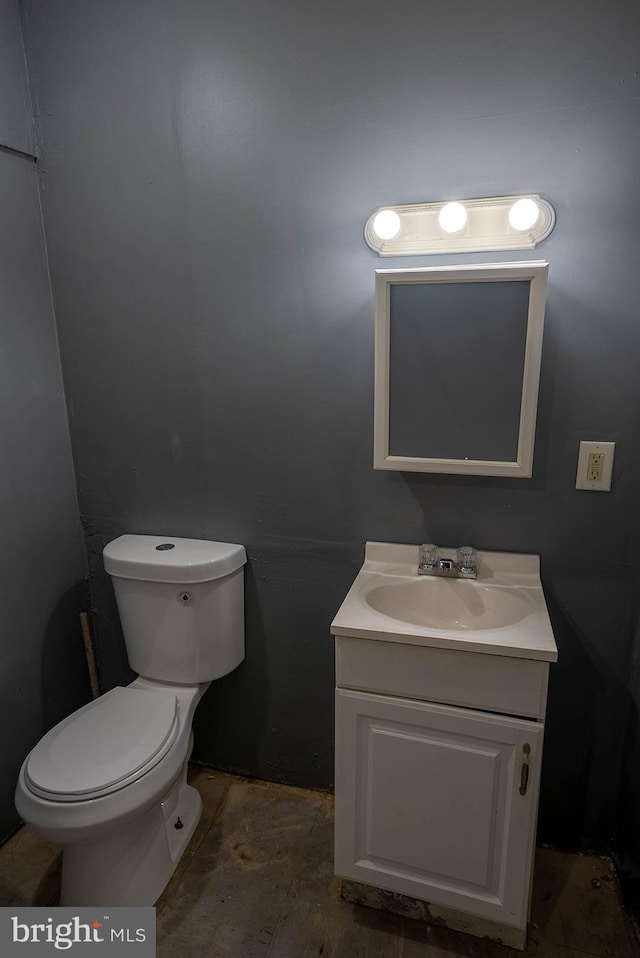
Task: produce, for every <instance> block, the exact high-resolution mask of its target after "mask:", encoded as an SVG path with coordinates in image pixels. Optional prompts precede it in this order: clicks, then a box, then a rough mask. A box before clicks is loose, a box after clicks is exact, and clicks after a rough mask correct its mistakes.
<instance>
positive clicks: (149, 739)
mask: <svg viewBox="0 0 640 958" xmlns="http://www.w3.org/2000/svg"><path fill="white" fill-rule="evenodd" d="M178 726H179V712H178V700H177V698H176V696H175V694H173V693H171V692H169V691H166V692H165V691H162V690H160V689H141V688H136V687H132V686H127V687H126V688H121V687H117V688H114V689H112V690H111V691H110V692H107V693H106V694H105V695H102V696H100V698H98V699H95V700H94V701H93V702H90V703H89V704H88V705H85V706H84V707H83V708H81V709H79V710H78V711H77V712H74V713H73V715H70V716H69V717H68V718H66V719H64V720H63V721H62V722H60V723H59V724H58V725H56V726H55V728H53V729H51V731H50V732H48V733H47V734H46V735H45V736H44V738H43V739H41V741H40V742H39V743H38V745H36V747H35V748H34V749H33V751H32V752H31V754H30V755H29V757H28V759H27V761H26V763H25V781H26V784H27V786H28V788H29V790H30V791H31V792H33V793H34V794H36V795H40V796H41V797H42V798H47V799H49V800H50V801H57V802H78V801H86V800H87V799H94V798H99V797H101V796H102V795H108V794H109V793H110V792H115V791H117V790H118V789H121V788H124V787H125V786H126V785H128V784H129V783H130V782H132V781H135V780H137V779H139V778H141V777H142V776H143V775H145V774H146V773H147V772H148V771H150V770H151V769H152V768H153V767H154V766H155V765H157V764H158V762H159V761H160V760H161V759H162V757H163V756H164V755H165V754H166V753H167V752H168V751H169V749H170V748H171V745H172V744H173V742H174V740H175V738H176V736H177V733H178Z"/></svg>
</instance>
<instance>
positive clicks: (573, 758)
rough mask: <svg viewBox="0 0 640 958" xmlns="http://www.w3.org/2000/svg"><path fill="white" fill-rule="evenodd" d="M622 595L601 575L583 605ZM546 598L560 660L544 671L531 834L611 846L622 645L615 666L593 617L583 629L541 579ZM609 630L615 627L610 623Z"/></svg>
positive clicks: (623, 694)
mask: <svg viewBox="0 0 640 958" xmlns="http://www.w3.org/2000/svg"><path fill="white" fill-rule="evenodd" d="M560 591H561V589H559V590H558V592H560ZM623 592H624V586H621V583H620V581H619V580H616V579H615V578H612V579H606V580H605V581H604V583H603V582H602V581H600V582H598V583H594V587H593V590H592V593H591V599H590V602H591V603H593V606H594V609H595V606H597V605H600V606H604V607H605V608H608V609H610V608H612V607H615V606H616V604H617V605H618V606H619V605H620V604H621V601H620V600H621V593H623ZM607 593H608V594H609V595H608V601H607V600H606V596H607ZM545 595H546V599H547V606H548V609H549V615H550V618H551V622H552V625H553V630H554V633H555V637H556V642H557V645H558V650H559V659H558V662H557V663H556V664H554V665H553V666H552V667H551V671H550V682H549V700H548V705H547V720H546V731H545V744H544V757H543V767H542V789H541V796H540V812H539V819H538V838H539V840H540V841H543V842H547V843H549V844H552V845H557V846H559V847H564V848H569V849H583V850H589V849H595V850H603V849H610V847H611V840H612V836H613V832H614V822H615V811H616V804H617V795H618V782H619V781H620V763H621V754H622V738H623V731H624V723H625V717H626V713H627V709H628V703H629V691H628V687H627V684H626V682H625V681H624V675H625V672H624V662H625V661H626V647H625V648H624V649H622V648H621V649H620V650H619V656H620V662H621V663H623V664H622V667H621V668H620V669H617V668H615V667H614V666H613V664H612V663H609V662H607V661H605V659H604V652H603V650H601V649H599V648H598V646H597V640H598V639H600V641H602V639H603V637H605V638H608V635H607V631H606V625H604V624H603V625H601V626H600V627H599V624H598V621H597V620H598V615H597V614H594V616H593V620H594V628H593V630H592V629H589V630H585V629H584V628H581V627H580V626H579V625H578V624H577V623H576V622H575V621H572V619H571V617H570V616H569V615H568V614H567V611H566V607H563V605H562V604H561V602H560V601H559V599H558V595H557V594H556V589H555V587H554V583H553V581H552V582H545ZM603 596H604V597H603ZM586 614H587V617H588V610H586ZM610 628H611V630H612V632H614V633H615V632H616V631H620V626H619V625H618V628H616V624H615V623H613V622H611V623H610ZM594 636H595V639H596V641H595V642H594Z"/></svg>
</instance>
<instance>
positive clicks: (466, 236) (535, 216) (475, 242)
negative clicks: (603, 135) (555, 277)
mask: <svg viewBox="0 0 640 958" xmlns="http://www.w3.org/2000/svg"><path fill="white" fill-rule="evenodd" d="M555 221H556V214H555V210H554V208H553V206H552V205H551V203H549V202H548V200H545V199H543V198H542V197H541V196H540V195H539V194H537V193H532V194H530V195H528V196H489V197H483V198H481V199H465V200H464V201H455V202H438V203H414V204H412V205H405V206H386V207H382V208H380V209H378V210H376V211H375V212H374V213H372V214H371V216H370V217H369V219H368V220H367V222H366V224H365V228H364V238H365V240H366V242H367V244H368V245H369V246H370V247H371V249H372V250H374V251H375V252H376V253H378V254H379V255H380V256H416V255H418V256H420V255H423V254H430V253H473V252H480V251H482V250H504V249H533V248H534V247H535V246H537V245H538V244H539V243H541V242H542V240H544V239H546V238H547V236H549V234H550V233H551V231H552V229H553V227H554V226H555Z"/></svg>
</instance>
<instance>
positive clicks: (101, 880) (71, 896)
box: [60, 767, 202, 907]
mask: <svg viewBox="0 0 640 958" xmlns="http://www.w3.org/2000/svg"><path fill="white" fill-rule="evenodd" d="M201 813H202V799H201V798H200V794H199V793H198V792H197V791H196V789H195V788H193V787H192V786H191V785H187V783H186V767H185V770H184V772H183V774H182V775H181V776H180V778H179V779H178V780H177V782H176V783H175V785H174V786H173V787H172V788H171V790H170V791H169V793H168V794H167V795H166V797H165V798H164V800H163V801H162V802H161V803H160V804H159V805H157V806H156V807H155V808H153V809H152V810H151V811H150V812H148V813H146V814H145V815H143V816H142V817H141V818H138V819H136V820H135V821H133V822H131V823H130V824H128V825H126V826H125V827H124V828H122V829H116V830H115V831H113V832H110V833H107V834H105V836H104V838H101V839H100V841H96V842H86V843H85V842H78V843H77V844H73V845H66V846H65V847H64V849H63V855H62V886H61V890H60V904H61V905H66V906H72V907H79V906H82V905H111V906H116V905H125V906H126V905H153V904H155V902H156V901H157V900H158V898H159V897H160V895H161V894H162V892H163V891H164V889H165V887H166V885H167V883H168V881H169V879H170V878H171V876H172V874H173V872H174V870H175V867H176V865H177V864H178V862H179V860H180V858H181V856H182V853H183V852H184V850H185V848H186V847H187V844H188V842H189V840H190V838H191V836H192V835H193V833H194V831H195V828H196V825H197V824H198V822H199V820H200V815H201Z"/></svg>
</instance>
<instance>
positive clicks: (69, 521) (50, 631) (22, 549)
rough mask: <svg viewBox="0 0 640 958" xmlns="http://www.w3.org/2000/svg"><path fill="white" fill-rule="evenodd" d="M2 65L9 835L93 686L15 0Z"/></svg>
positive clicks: (0, 594)
mask: <svg viewBox="0 0 640 958" xmlns="http://www.w3.org/2000/svg"><path fill="white" fill-rule="evenodd" d="M9 66H11V67H12V72H7V73H5V70H8V67H9ZM0 74H1V76H0V90H1V91H2V92H1V94H0V210H2V217H1V218H0V330H1V337H0V528H1V529H2V549H1V550H0V726H1V727H2V729H3V744H2V748H1V749H0V841H1V840H2V839H3V838H5V837H6V836H7V835H9V834H10V833H11V832H12V831H13V830H14V829H15V828H16V826H17V825H18V822H19V819H18V816H17V815H16V811H15V808H14V805H13V792H14V789H15V783H16V779H17V776H18V771H19V769H20V765H21V763H22V760H23V759H24V757H25V755H26V754H27V752H28V751H29V749H30V748H31V747H32V746H33V745H34V744H35V743H36V741H37V740H38V739H39V738H40V736H41V735H42V733H43V732H44V731H46V730H47V729H48V728H49V727H50V726H51V725H53V724H54V723H55V722H57V721H58V720H59V719H60V718H62V717H63V716H65V715H67V714H68V712H70V711H72V710H73V709H74V708H77V707H78V706H79V705H81V704H83V703H84V702H85V701H86V700H87V698H88V697H89V696H88V689H87V680H86V676H85V671H86V669H85V666H84V660H83V652H82V641H81V638H80V636H79V634H78V612H79V611H80V609H81V608H83V605H84V584H83V580H84V577H85V568H86V561H85V556H84V550H83V545H82V535H81V530H80V520H79V515H78V506H77V501H76V495H75V483H74V476H73V466H72V460H71V450H70V442H69V432H68V426H67V419H66V412H65V405H64V395H63V388H62V378H61V373H60V361H59V355H58V345H57V342H56V335H55V329H54V321H53V311H52V305H51V292H50V287H49V278H48V273H47V263H46V256H45V248H44V239H43V232H42V218H41V212H40V203H39V198H38V184H37V180H36V172H35V162H34V158H33V157H30V156H28V155H25V154H24V153H23V152H15V151H14V150H13V149H11V147H14V146H16V145H17V146H18V147H19V149H20V150H21V151H23V150H24V149H25V147H27V146H28V145H29V144H32V141H31V116H30V112H29V114H25V112H24V109H23V107H24V100H23V97H24V91H25V90H26V88H27V87H26V73H25V69H24V54H23V50H22V44H21V40H20V29H19V20H18V13H17V6H16V4H15V3H14V2H11V0H1V2H0ZM21 119H22V121H23V122H22V124H21V123H20V120H21ZM6 133H11V136H9V137H8V138H7V139H6V140H4V139H2V138H3V137H4V135H5V134H6ZM30 148H31V149H33V146H32V145H31V146H30ZM1 884H2V883H1V881H0V886H1ZM0 897H1V888H0Z"/></svg>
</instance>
